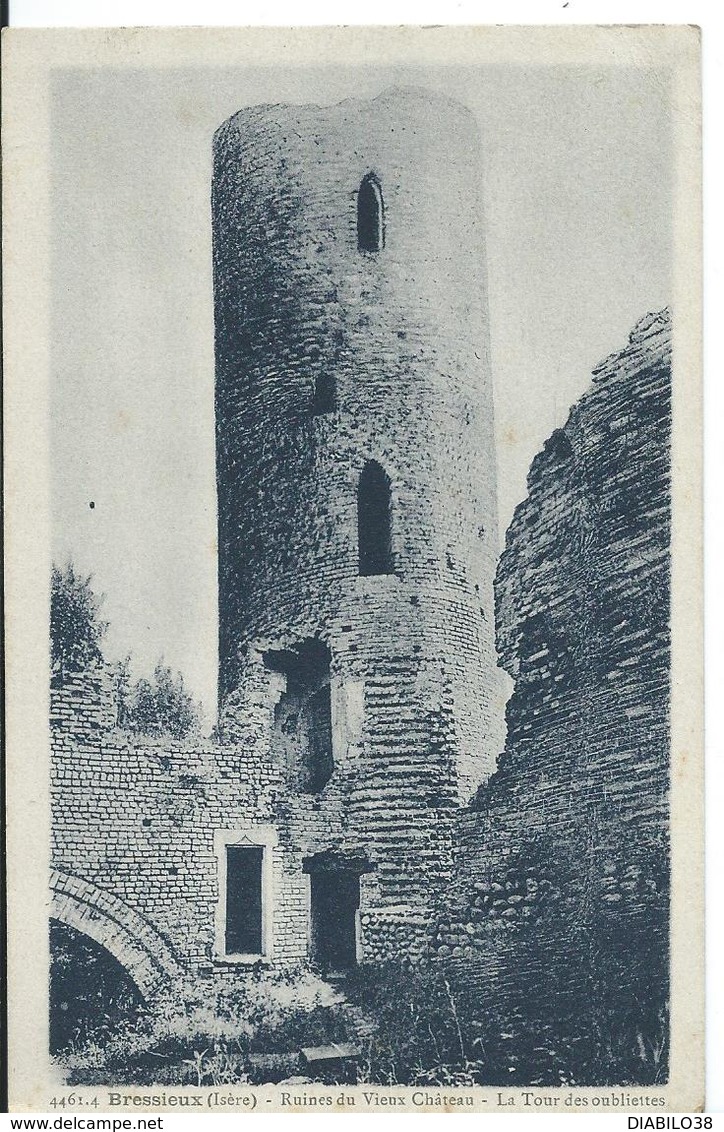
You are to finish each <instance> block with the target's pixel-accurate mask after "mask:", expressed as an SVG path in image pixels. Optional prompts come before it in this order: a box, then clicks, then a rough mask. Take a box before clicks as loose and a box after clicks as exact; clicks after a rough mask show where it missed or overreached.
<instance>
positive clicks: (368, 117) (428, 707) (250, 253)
mask: <svg viewBox="0 0 724 1132" xmlns="http://www.w3.org/2000/svg"><path fill="white" fill-rule="evenodd" d="M481 183H482V168H481V152H480V142H479V138H478V133H477V128H476V123H475V121H474V119H473V117H472V115H471V114H470V112H469V111H468V110H467V109H466V108H465V107H463V106H461V105H459V104H457V103H455V102H453V101H451V100H449V99H448V98H445V97H442V96H440V95H437V94H432V93H429V92H426V91H422V90H393V91H389V92H387V93H385V94H382V95H380V96H379V97H377V98H374V99H372V100H369V101H361V100H356V99H350V100H348V101H345V102H343V103H341V104H339V105H336V106H331V107H317V106H289V105H285V106H260V107H252V108H249V109H245V110H242V111H240V112H239V113H238V114H235V115H234V116H233V117H232V118H230V119H229V120H228V121H227V122H225V123H224V124H223V125H222V126H221V127H220V129H219V130H218V131H217V133H216V136H215V145H214V175H213V191H212V217H213V239H214V293H215V321H216V430H217V483H218V506H219V616H220V697H221V700H222V703H223V702H224V701H225V700H228V698H229V697H230V696H233V694H234V693H235V691H236V690H237V689H238V688H239V686H240V683H243V681H244V679H245V672H247V673H248V668H249V665H250V664H252V661H254V658H255V660H256V662H258V663H260V664H261V665H262V666H263V668H264V670H265V671H266V672H269V673H271V674H272V681H273V680H277V684H276V685H275V686H276V687H277V693H276V695H277V700H276V702H275V706H274V711H273V713H272V715H271V716H270V719H271V723H270V726H271V727H272V728H274V727H276V728H277V730H278V733H279V734H278V741H277V742H276V744H275V745H274V744H273V748H274V750H275V751H276V752H277V755H278V757H280V758H282V760H283V761H284V760H285V765H287V767H292V770H291V771H290V773H289V776H288V777H287V778H286V779H285V781H286V782H287V784H288V787H289V792H290V795H294V794H297V795H298V796H299V797H300V798H301V799H302V802H301V803H300V805H301V807H302V808H301V809H299V810H298V814H299V830H300V831H301V832H298V834H297V835H295V836H296V841H297V842H298V843H299V844H301V850H300V851H301V853H302V855H303V856H304V860H305V862H306V864H305V866H304V867H305V869H308V871H312V870H313V868H314V861H315V860H318V861H323V860H328V855H329V853H330V852H338V853H340V854H342V855H345V854H346V858H347V860H350V861H351V860H356V861H357V862H358V865H357V867H358V870H359V872H360V873H363V885H362V892H363V895H362V908H361V912H362V917H361V922H362V924H363V927H364V925H365V924H366V925H367V927H366V929H365V930H366V931H367V934H368V937H369V939H370V940H374V939H375V938H376V936H375V933H376V932H378V927H376V926H375V917H374V910H375V909H377V910H378V912H380V914H381V910H382V909H385V908H386V909H387V913H388V920H389V919H390V917H392V918H393V919H394V914H395V909H397V910H398V911H399V910H400V909H403V910H404V909H407V913H409V912H410V910H411V909H412V910H413V911H414V909H415V908H418V909H419V910H420V911H421V915H423V912H424V908H425V907H426V906H427V905H428V904H429V902H430V900H431V899H432V898H433V896H434V891H435V890H436V889H437V887H438V886H439V884H440V883H444V880H445V877H446V876H447V875H448V873H449V859H450V814H451V812H452V811H453V810H454V809H455V808H456V807H457V806H458V805H459V804H460V803H461V802H464V801H465V800H467V798H469V797H470V795H471V793H472V792H473V791H474V790H475V788H476V787H477V786H478V784H479V783H480V782H481V781H482V780H483V779H485V778H486V777H487V776H488V775H489V774H490V773H491V772H492V770H493V767H494V760H495V756H496V754H497V752H498V751H499V750H500V749H501V745H502V729H503V719H502V714H503V713H502V703H501V695H500V684H499V679H498V674H497V670H496V658H495V644H494V613H493V585H492V582H493V574H494V569H495V564H496V558H497V528H496V496H495V450H494V439H493V399H492V385H491V377H490V362H489V348H488V316H487V304H486V271H485V246H484V224H483V203H482V197H481ZM279 689H281V691H279ZM305 806H306V807H307V810H304V807H305ZM307 811H308V813H309V814H310V815H312V814H313V815H314V816H313V819H312V817H310V818H309V821H308V822H307V823H306V825H305V818H304V813H306V812H307ZM325 814H326V815H327V816H326V818H324V820H323V816H324V815H325ZM325 854H327V857H325ZM310 862H311V864H310ZM400 914H401V915H402V913H400ZM383 918H384V917H383ZM423 918H424V915H423ZM403 919H404V917H403ZM378 920H379V916H378ZM379 930H380V931H381V930H382V929H379ZM358 931H359V927H358ZM383 934H384V932H383Z"/></svg>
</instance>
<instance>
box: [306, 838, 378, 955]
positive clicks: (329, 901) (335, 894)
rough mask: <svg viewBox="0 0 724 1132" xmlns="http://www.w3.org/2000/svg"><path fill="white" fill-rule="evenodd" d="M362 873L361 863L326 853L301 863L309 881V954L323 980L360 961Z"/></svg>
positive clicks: (364, 868) (364, 866)
mask: <svg viewBox="0 0 724 1132" xmlns="http://www.w3.org/2000/svg"><path fill="white" fill-rule="evenodd" d="M366 869H367V865H366V863H364V862H361V861H344V860H341V859H339V858H335V857H334V856H333V855H332V854H328V853H319V854H317V855H316V856H314V857H308V858H307V859H306V861H305V862H304V871H305V872H307V873H309V880H310V939H309V954H310V959H311V960H312V962H313V963H314V964H315V966H317V967H318V968H319V970H320V971H321V972H322V974H323V975H325V976H327V977H334V976H341V975H344V974H346V972H348V971H351V970H352V968H353V967H356V966H357V964H358V962H359V960H360V933H359V905H360V874H361V873H362V872H365V871H366Z"/></svg>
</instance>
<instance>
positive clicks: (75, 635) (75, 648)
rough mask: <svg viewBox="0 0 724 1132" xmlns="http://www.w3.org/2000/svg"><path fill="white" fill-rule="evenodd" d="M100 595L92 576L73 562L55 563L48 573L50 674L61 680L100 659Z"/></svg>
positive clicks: (102, 623)
mask: <svg viewBox="0 0 724 1132" xmlns="http://www.w3.org/2000/svg"><path fill="white" fill-rule="evenodd" d="M102 600H103V599H102V598H98V597H96V595H95V594H94V593H93V590H92V588H91V578H90V577H86V578H84V577H81V576H80V575H79V574H76V572H75V567H74V566H73V563H72V562H68V563H67V564H66V565H65V566H64V567H62V569H61V568H60V567H58V566H56V565H55V564H54V565H53V567H52V570H51V577H50V659H51V674H52V676H53V677H55V678H56V679H58V680H60V681H61V683H62V682H63V681H64V680H65V678H66V677H67V675H68V673H69V672H77V671H80V670H82V669H84V668H88V667H89V666H90V665H92V664H94V663H97V662H98V661H100V660H101V659H102V654H101V647H100V646H101V641H102V639H103V636H104V634H105V632H106V630H107V628H108V623H107V622H106V621H103V620H102V619H101V616H100V607H101V604H102Z"/></svg>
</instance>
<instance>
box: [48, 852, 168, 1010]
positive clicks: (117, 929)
mask: <svg viewBox="0 0 724 1132" xmlns="http://www.w3.org/2000/svg"><path fill="white" fill-rule="evenodd" d="M50 891H51V907H50V916H51V918H52V919H56V920H59V921H60V923H62V924H67V925H68V926H69V927H71V928H75V929H76V930H77V931H79V932H83V934H84V935H87V936H88V937H89V938H90V939H92V940H95V942H96V943H99V944H100V945H101V946H102V947H105V948H106V950H107V951H109V952H110V954H111V955H112V956H113V957H114V958H115V959H117V960H118V962H119V963H121V964H122V966H123V967H124V968H125V969H126V971H127V972H128V974H129V975H130V977H131V978H132V979H133V981H134V983H135V984H136V986H137V987H138V989H139V991H140V992H141V994H142V995H143V997H144V998H152V997H153V996H154V995H156V994H157V993H158V992H159V991H160V990H161V988H162V987H163V986H164V985H165V984H166V983H167V982H168V981H169V980H170V979H173V978H177V977H178V976H179V975H180V974H181V969H180V967H179V964H178V962H177V961H176V959H175V958H174V955H173V952H172V951H171V948H170V947H169V945H168V944H167V943H166V941H165V939H164V938H163V936H162V935H161V934H160V933H159V932H158V931H157V930H156V928H154V927H153V926H152V925H151V924H150V923H149V922H148V920H146V919H144V917H143V916H139V914H138V913H137V912H134V911H133V909H132V908H129V907H128V905H127V904H124V903H123V901H122V900H119V899H118V897H117V896H113V895H112V894H111V893H110V892H104V891H103V889H100V888H97V887H96V885H94V884H90V883H89V882H88V881H86V880H81V878H80V877H75V876H71V875H70V874H69V873H64V872H60V871H58V870H53V871H52V872H51V876H50Z"/></svg>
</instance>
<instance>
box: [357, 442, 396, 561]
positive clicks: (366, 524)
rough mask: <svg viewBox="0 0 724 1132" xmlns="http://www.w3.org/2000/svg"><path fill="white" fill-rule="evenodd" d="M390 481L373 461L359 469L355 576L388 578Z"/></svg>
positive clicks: (382, 469) (390, 551) (390, 548)
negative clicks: (360, 471)
mask: <svg viewBox="0 0 724 1132" xmlns="http://www.w3.org/2000/svg"><path fill="white" fill-rule="evenodd" d="M390 501H391V491H390V481H389V478H388V476H387V474H386V472H385V470H384V468H382V467H380V465H379V464H378V463H377V461H376V460H370V461H369V462H368V463H367V464H365V466H364V468H363V469H362V474H361V475H360V478H359V486H358V488H357V538H358V546H359V572H360V575H361V576H362V577H363V578H364V577H370V576H371V575H373V574H392V573H394V569H393V565H392V522H391V515H390Z"/></svg>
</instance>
